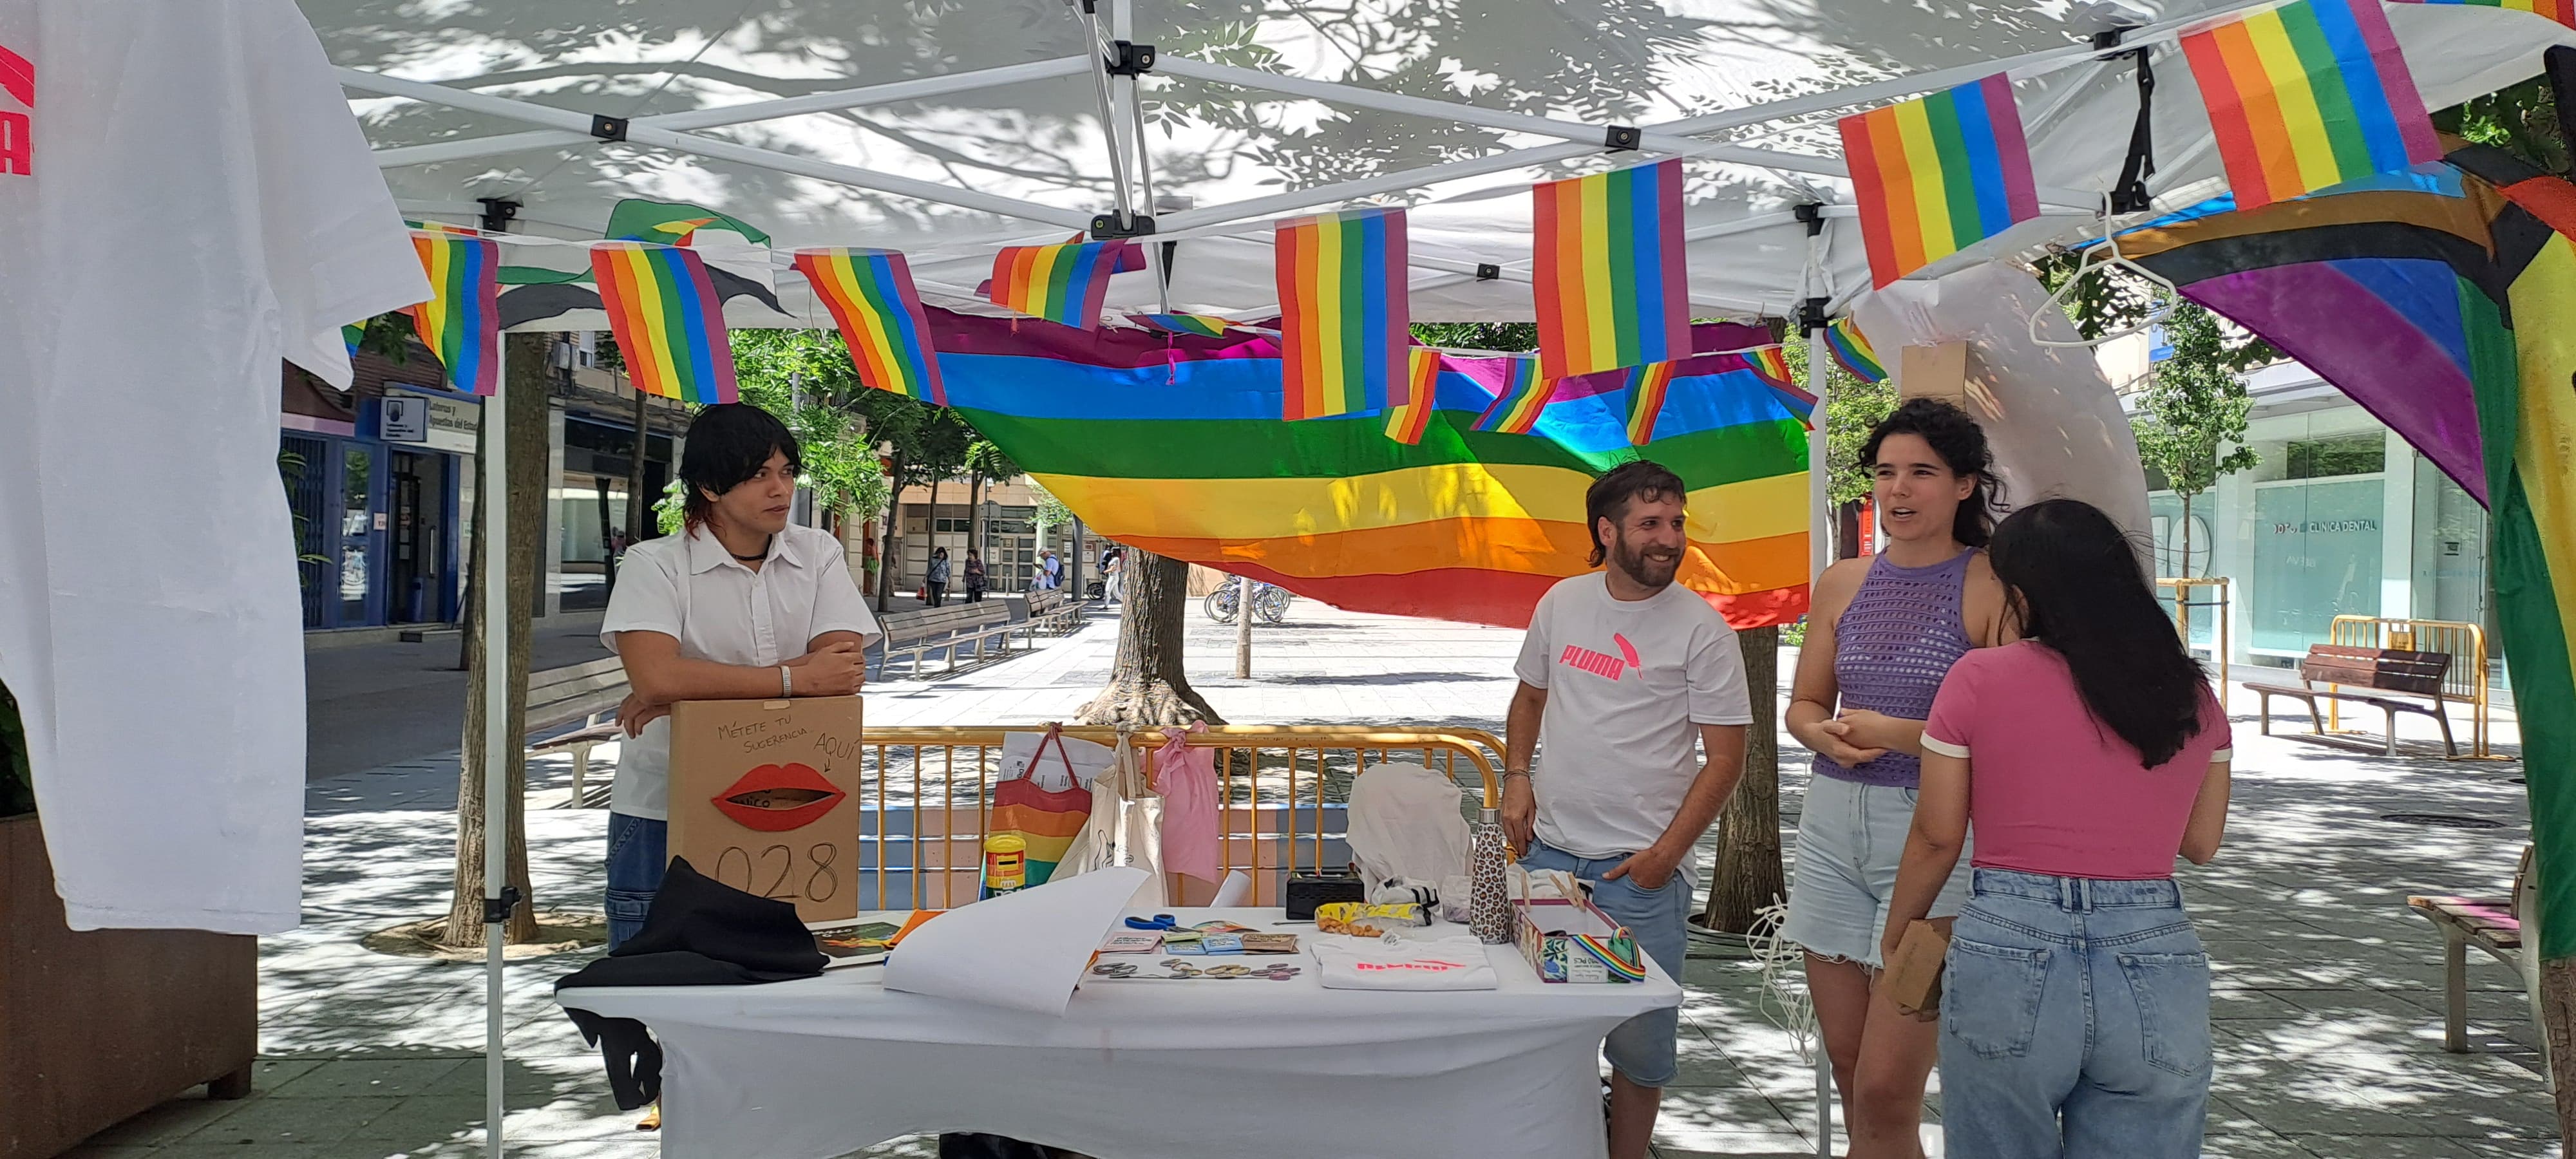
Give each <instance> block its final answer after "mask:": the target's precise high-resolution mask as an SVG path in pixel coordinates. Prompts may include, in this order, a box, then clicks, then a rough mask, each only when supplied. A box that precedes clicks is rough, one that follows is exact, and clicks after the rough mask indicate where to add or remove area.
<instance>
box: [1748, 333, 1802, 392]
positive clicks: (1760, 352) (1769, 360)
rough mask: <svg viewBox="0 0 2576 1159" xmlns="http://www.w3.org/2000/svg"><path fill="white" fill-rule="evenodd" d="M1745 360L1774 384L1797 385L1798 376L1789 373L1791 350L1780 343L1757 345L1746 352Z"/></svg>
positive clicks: (1766, 380)
mask: <svg viewBox="0 0 2576 1159" xmlns="http://www.w3.org/2000/svg"><path fill="white" fill-rule="evenodd" d="M1744 361H1745V363H1746V364H1748V365H1750V366H1752V367H1753V373H1755V374H1758V375H1761V376H1762V380H1763V381H1764V382H1768V383H1770V384H1771V385H1773V386H1796V385H1798V378H1797V376H1796V375H1794V374H1791V373H1789V352H1788V350H1786V349H1784V348H1783V347H1781V346H1779V345H1778V344H1776V343H1775V344H1773V345H1770V346H1756V347H1754V348H1753V349H1751V350H1747V351H1745V352H1744Z"/></svg>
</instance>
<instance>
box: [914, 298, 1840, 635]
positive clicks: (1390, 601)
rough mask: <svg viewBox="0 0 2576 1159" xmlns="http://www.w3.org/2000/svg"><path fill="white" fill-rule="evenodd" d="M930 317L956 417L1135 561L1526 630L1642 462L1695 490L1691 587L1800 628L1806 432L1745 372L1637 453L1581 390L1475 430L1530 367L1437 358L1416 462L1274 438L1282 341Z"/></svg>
mask: <svg viewBox="0 0 2576 1159" xmlns="http://www.w3.org/2000/svg"><path fill="white" fill-rule="evenodd" d="M929 317H930V326H931V338H932V345H933V347H934V348H936V349H937V350H938V351H939V361H940V367H941V371H942V373H943V376H944V377H945V378H946V380H947V383H948V401H949V405H951V406H954V407H956V408H958V409H959V410H961V411H963V412H964V413H965V417H966V418H967V419H968V420H969V421H971V422H972V423H973V424H974V425H975V428H976V429H977V430H979V431H982V432H983V433H984V434H985V436H986V437H988V438H990V439H992V440H993V441H994V442H995V443H998V444H1000V445H1001V447H1002V449H1003V450H1005V451H1007V452H1009V453H1010V455H1011V457H1012V458H1014V459H1016V460H1018V461H1019V462H1020V464H1021V465H1023V466H1024V467H1026V468H1027V469H1028V471H1029V472H1030V473H1031V474H1032V475H1034V476H1036V477H1037V479H1038V480H1039V481H1040V482H1041V483H1043V484H1045V485H1046V487H1047V489H1048V490H1049V491H1051V492H1053V493H1054V494H1055V495H1056V496H1057V497H1058V498H1060V499H1062V500H1063V501H1064V502H1065V503H1066V504H1067V505H1069V506H1070V507H1072V508H1073V510H1074V511H1075V512H1076V513H1078V514H1080V515H1081V516H1082V517H1083V519H1084V521H1085V522H1086V523H1087V524H1088V525H1089V526H1090V527H1091V528H1092V529H1093V530H1094V531H1096V532H1098V533H1099V534H1101V535H1103V536H1106V537H1108V538H1111V539H1115V540H1117V541H1118V542H1120V543H1125V544H1128V545H1131V546H1134V547H1137V548H1140V549H1143V550H1146V551H1152V552H1156V553H1159V554H1163V555H1167V556H1172V557H1174V558H1178V559H1183V560H1188V561H1190V562H1192V563H1199V564H1205V565H1207V566H1209V567H1214V568H1218V569H1221V570H1225V571H1229V572H1234V573H1237V574H1242V575H1250V576H1252V577H1253V578H1255V579H1260V580H1265V581H1268V582H1271V583H1276V584H1279V585H1281V586H1283V587H1286V588H1288V589H1289V590H1290V591H1294V592H1296V593H1298V594H1300V595H1304V596H1307V597H1310V598H1314V599H1321V600H1324V601H1326V602H1329V603H1332V604H1334V605H1336V606H1339V607H1344V608H1351V609H1355V610H1361V611H1372V612H1387V613H1394V614H1400V615H1413V616H1431V617H1437V618H1441V619H1449V620H1464V621H1471V622H1476V623H1486V624H1498V625H1505V626H1511V627H1519V626H1523V625H1526V624H1527V623H1528V621H1529V614H1530V609H1531V608H1532V607H1534V606H1535V605H1536V604H1537V602H1538V597H1539V596H1540V594H1541V593H1543V592H1545V591H1546V590H1547V588H1548V586H1549V585H1550V584H1552V583H1554V582H1556V581H1557V580H1559V579H1562V578H1564V577H1567V576H1571V575H1577V574H1580V573H1582V572H1585V571H1587V570H1590V565H1589V563H1588V562H1587V557H1588V556H1589V554H1590V552H1591V541H1590V538H1589V536H1588V535H1587V534H1586V531H1585V525H1584V517H1583V493H1584V489H1585V488H1586V487H1588V486H1590V484H1591V482H1592V480H1593V478H1595V477H1596V476H1598V475H1599V474H1600V473H1601V472H1603V471H1606V470H1608V469H1609V468H1611V467H1613V466H1615V465H1617V464H1619V463H1622V462H1625V461H1628V460H1630V459H1633V458H1637V457H1640V456H1643V457H1646V458H1651V459H1653V460H1655V461H1657V462H1660V463H1663V464H1664V465H1666V466H1668V467H1671V468H1672V469H1673V470H1674V471H1676V472H1678V473H1679V474H1680V475H1681V477H1682V478H1683V480H1684V481H1685V482H1686V483H1688V484H1689V486H1690V489H1691V490H1690V500H1689V502H1690V511H1691V522H1690V527H1689V535H1690V540H1691V549H1690V553H1689V556H1688V558H1687V561H1686V562H1685V564H1684V566H1683V569H1682V573H1681V582H1682V583H1683V584H1684V585H1685V586H1687V587H1689V588H1691V589H1692V590H1694V591H1697V592H1699V593H1701V594H1702V595H1704V596H1706V597H1707V598H1708V599H1709V601H1710V602H1711V603H1712V604H1714V605H1716V606H1717V607H1718V608H1719V609H1720V610H1722V611H1724V612H1725V613H1726V615H1727V618H1728V619H1729V621H1730V622H1732V623H1734V624H1736V625H1737V626H1739V627H1753V626H1758V625H1764V624H1779V623H1787V622H1789V621H1792V620H1795V619H1796V618H1797V617H1798V616H1799V615H1800V614H1801V613H1803V612H1804V611H1805V609H1806V604H1807V547H1806V544H1807V499H1806V495H1807V491H1806V486H1807V484H1806V455H1807V443H1806V435H1805V431H1804V430H1803V428H1802V427H1801V425H1800V422H1799V420H1800V418H1801V417H1803V416H1800V415H1796V414H1792V413H1790V411H1789V410H1788V408H1787V407H1786V406H1784V405H1783V404H1782V403H1781V401H1780V396H1779V395H1778V393H1777V392H1775V391H1774V390H1772V389H1771V388H1770V387H1769V386H1768V385H1766V384H1765V383H1763V382H1762V380H1761V379H1760V377H1759V376H1758V375H1756V374H1755V373H1753V371H1752V370H1751V369H1750V368H1749V367H1748V366H1747V365H1746V364H1745V363H1744V362H1743V360H1742V359H1740V358H1737V357H1735V356H1732V355H1726V356H1719V357H1718V358H1716V359H1715V360H1714V361H1712V362H1711V363H1710V364H1709V365H1711V366H1713V367H1717V368H1718V369H1716V370H1714V372H1711V373H1693V372H1691V371H1690V370H1689V368H1688V367H1687V366H1686V367H1684V368H1680V369H1679V370H1677V373H1676V374H1675V376H1674V377H1672V378H1671V379H1670V380H1669V382H1668V384H1667V386H1666V393H1665V399H1664V404H1663V407H1662V410H1661V413H1660V415H1659V417H1658V419H1657V421H1656V423H1655V427H1654V431H1653V439H1652V441H1651V442H1649V443H1647V444H1646V445H1645V446H1643V447H1636V446H1632V445H1631V444H1630V441H1629V433H1628V428H1627V423H1626V417H1627V414H1626V405H1625V404H1626V402H1627V399H1626V397H1625V396H1623V395H1621V394H1620V393H1618V392H1617V391H1616V390H1615V389H1613V390H1610V391H1606V392H1604V391H1600V390H1593V389H1590V388H1589V386H1588V383H1586V382H1574V383H1572V384H1571V385H1569V386H1567V387H1566V388H1565V389H1564V390H1563V391H1561V392H1560V393H1559V396H1558V397H1557V398H1556V400H1555V401H1554V402H1553V403H1552V404H1551V405H1549V406H1547V407H1546V408H1545V409H1544V410H1543V412H1541V413H1540V414H1539V415H1538V416H1537V417H1536V420H1535V425H1534V426H1533V428H1532V430H1531V432H1530V433H1529V434H1522V435H1513V434H1502V433H1494V432H1484V431H1477V430H1473V429H1471V428H1472V425H1473V423H1474V420H1475V419H1476V417H1477V416H1479V415H1481V414H1483V413H1485V411H1486V410H1487V409H1489V408H1490V407H1491V405H1492V403H1493V400H1494V398H1495V397H1496V395H1497V394H1499V393H1501V392H1502V391H1504V390H1505V389H1506V388H1507V383H1506V374H1507V372H1508V371H1509V370H1510V369H1511V367H1512V365H1513V364H1515V363H1519V364H1526V363H1528V362H1529V361H1531V360H1530V359H1528V358H1527V357H1525V356H1524V357H1520V358H1479V357H1468V356H1461V355H1457V354H1449V355H1444V356H1441V357H1440V358H1439V360H1438V363H1437V368H1436V370H1435V371H1434V373H1435V374H1436V378H1435V379H1434V382H1433V388H1432V398H1431V402H1430V405H1431V410H1430V413H1429V415H1428V416H1427V418H1426V419H1425V421H1424V424H1423V427H1422V431H1421V435H1420V442H1419V443H1418V444H1413V445H1408V444H1406V443H1404V442H1402V441H1400V440H1399V439H1394V438H1389V437H1387V416H1386V415H1384V414H1352V415H1347V416H1342V417H1338V418H1325V419H1313V420H1309V421H1305V422H1283V421H1281V420H1280V417H1279V416H1280V414H1281V413H1282V402H1281V396H1282V394H1283V392H1284V389H1285V387H1284V382H1283V377H1282V370H1281V360H1280V352H1279V348H1278V346H1277V344H1275V343H1273V342H1271V341H1270V340H1268V339H1266V338H1259V337H1257V336H1247V335H1243V334H1241V333H1240V332H1238V334H1237V335H1234V336H1231V337H1230V338H1229V339H1228V340H1218V339H1208V338H1198V337H1194V336H1187V335H1181V336H1174V335H1165V334H1154V333H1148V332H1143V331H1135V330H1126V329H1104V330H1100V331H1094V332H1089V333H1085V332H1078V331H1074V330H1069V329H1062V328H1057V327H1022V328H1020V329H1019V330H1018V332H1016V333H1014V332H1013V331H1012V329H1011V325H1010V322H1009V321H1008V320H1007V319H997V318H982V317H973V316H967V315H960V314H954V313H950V312H947V311H943V310H939V309H935V308H934V309H932V310H930V311H929ZM1237 338H1239V339H1242V340H1239V341H1238V340H1234V339H1237ZM1692 361H1693V362H1694V363H1696V362H1697V361H1698V360H1696V359H1694V360H1692ZM1609 377H1612V378H1620V377H1622V376H1620V375H1616V374H1613V375H1610V376H1609Z"/></svg>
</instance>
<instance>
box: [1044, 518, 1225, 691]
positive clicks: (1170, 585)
mask: <svg viewBox="0 0 2576 1159" xmlns="http://www.w3.org/2000/svg"><path fill="white" fill-rule="evenodd" d="M1126 576H1127V579H1126V585H1127V593H1126V594H1127V600H1126V603H1125V604H1124V605H1123V606H1122V608H1121V609H1120V611H1119V614H1118V660H1117V662H1116V663H1115V664H1114V665H1112V666H1111V668H1110V670H1109V686H1108V687H1106V688H1103V689H1101V690H1100V695H1099V696H1098V697H1097V698H1095V699H1093V700H1092V702H1091V703H1089V704H1086V705H1084V706H1082V711H1081V712H1080V713H1079V714H1077V715H1076V718H1075V719H1077V720H1079V721H1080V722H1081V723H1083V724H1132V725H1139V726H1145V727H1155V726H1160V725H1166V724H1188V723H1190V722H1191V721H1194V720H1204V721H1206V722H1208V723H1209V724H1224V723H1225V718H1223V717H1221V716H1218V715H1217V712H1216V709H1214V708H1211V707H1209V706H1208V702H1207V698H1205V697H1203V696H1200V695H1199V694H1198V691H1197V690H1196V689H1193V688H1191V687H1190V678H1189V674H1188V673H1187V672H1186V671H1185V670H1183V668H1182V664H1181V645H1182V642H1183V640H1184V639H1186V638H1187V635H1188V629H1187V628H1186V627H1185V626H1184V624H1183V622H1182V612H1183V610H1184V609H1185V608H1186V607H1187V606H1188V604H1189V599H1190V565H1188V564H1186V563H1183V562H1181V561H1180V560H1177V559H1166V558H1164V557H1162V556H1159V555H1155V554H1152V553H1150V552H1145V551H1140V550H1137V549H1135V548H1129V549H1128V551H1127V563H1126Z"/></svg>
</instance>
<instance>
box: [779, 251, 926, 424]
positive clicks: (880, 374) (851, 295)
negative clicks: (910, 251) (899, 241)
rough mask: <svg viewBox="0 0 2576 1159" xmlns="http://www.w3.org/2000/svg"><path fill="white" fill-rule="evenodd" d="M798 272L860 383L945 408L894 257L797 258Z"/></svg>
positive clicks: (916, 297) (838, 254)
mask: <svg viewBox="0 0 2576 1159" xmlns="http://www.w3.org/2000/svg"><path fill="white" fill-rule="evenodd" d="M796 271H797V272H798V273H801V274H803V275H805V280H806V281H807V282H809V283H811V284H812V285H813V287H814V294H815V296H816V297H819V298H821V299H823V304H824V305H825V306H826V307H828V308H830V310H831V311H832V321H834V322H836V323H838V324H839V325H840V327H841V341H842V343H843V344H844V345H846V346H848V347H849V348H850V361H851V362H852V363H853V364H854V365H855V366H856V367H857V369H858V372H859V381H860V382H863V383H866V384H867V385H869V386H871V387H874V388H876V389H878V390H885V391H892V392H894V393H896V394H900V395H907V396H910V397H912V398H917V399H920V400H921V401H923V402H926V403H930V404H932V405H934V406H946V405H947V404H948V391H947V388H946V387H944V386H942V385H941V384H940V381H939V360H938V359H936V358H933V357H932V356H931V353H930V345H929V342H928V340H927V335H926V332H927V331H928V330H929V329H930V323H929V322H928V321H927V320H926V319H924V318H923V317H922V316H921V295H920V293H919V292H917V291H915V290H914V289H913V288H912V267H911V266H910V265H908V264H906V263H905V261H904V260H903V255H902V254H900V253H897V252H895V251H893V250H882V249H850V248H847V247H831V248H824V249H802V250H798V251H796Z"/></svg>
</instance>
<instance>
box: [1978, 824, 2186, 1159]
mask: <svg viewBox="0 0 2576 1159" xmlns="http://www.w3.org/2000/svg"><path fill="white" fill-rule="evenodd" d="M1941 989H1942V998H1941V1123H1942V1127H1943V1130H1944V1131H1945V1132H1946V1136H1947V1139H1948V1141H1949V1153H1950V1154H1953V1155H1974V1156H1977V1159H2109V1157H2113V1156H2117V1157H2119V1159H2190V1157H2193V1156H2197V1155H2199V1154H2200V1143H2201V1128H2202V1126H2203V1123H2204V1121H2205V1118H2206V1115H2207V1107H2208V1102H2209V1070H2210V1067H2209V955H2208V954H2207V953H2205V952H2204V951H2203V950H2202V949H2201V944H2200V935H2198V934H2195V933H2193V932H2192V928H2191V919H2190V918H2189V917H2187V916H2185V915H2184V913H2183V910H2182V895H2181V893H2180V891H2179V890H2177V889H2176V887H2175V886H2174V883H2173V882H2172V881H2171V880H2170V879H2167V880H2162V881H2104V880H2099V879H2095V878H2083V877H2050V876H2046V875H2043V874H2036V873H2019V872H2015V871H2012V870H2005V869H1980V870H1977V871H1976V886H1975V893H1974V896H1973V897H1972V898H1971V899H1970V900H1969V902H1968V905H1967V907H1966V908H1965V909H1963V910H1961V911H1960V913H1959V921H1958V925H1957V927H1956V928H1955V929H1954V930H1953V931H1952V932H1951V937H1950V957H1949V962H1948V968H1947V976H1946V978H1945V979H1944V981H1943V983H1942V987H1941Z"/></svg>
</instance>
